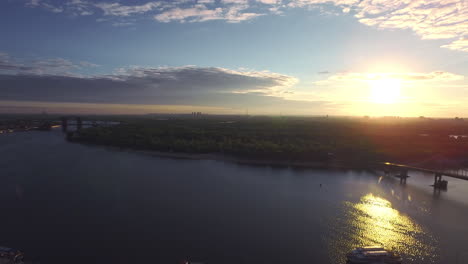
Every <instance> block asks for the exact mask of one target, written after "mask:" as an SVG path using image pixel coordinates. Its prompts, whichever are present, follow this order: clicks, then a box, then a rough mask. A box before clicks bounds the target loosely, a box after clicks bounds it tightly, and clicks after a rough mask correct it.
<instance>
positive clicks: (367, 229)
mask: <svg viewBox="0 0 468 264" xmlns="http://www.w3.org/2000/svg"><path fill="white" fill-rule="evenodd" d="M332 229H333V230H334V231H333V234H332V235H331V240H330V241H329V245H330V252H331V258H332V259H331V260H332V263H344V256H345V254H346V252H348V251H350V250H352V249H353V248H355V247H358V246H366V245H380V246H383V247H385V248H387V249H390V250H393V251H395V252H398V253H399V254H400V255H402V256H403V257H404V260H405V263H434V262H435V259H436V247H435V246H434V245H435V244H436V240H435V239H434V238H433V237H432V236H431V235H430V234H429V233H428V232H426V231H425V230H424V229H423V228H422V227H421V226H420V225H418V224H417V223H415V222H414V221H413V220H412V219H411V218H410V217H408V216H406V215H404V214H401V213H400V212H399V211H397V210H396V209H394V208H392V204H391V203H390V201H388V200H386V199H383V198H380V197H377V196H375V195H373V194H367V195H365V196H363V197H361V199H360V201H359V202H358V203H351V202H346V203H345V215H344V217H342V218H339V219H338V222H337V223H334V224H333V227H332Z"/></svg>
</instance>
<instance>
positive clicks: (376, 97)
mask: <svg viewBox="0 0 468 264" xmlns="http://www.w3.org/2000/svg"><path fill="white" fill-rule="evenodd" d="M370 87H371V94H370V99H371V101H372V102H374V103H379V104H393V103H396V102H397V101H398V100H399V99H400V88H401V81H400V80H398V79H380V80H373V81H371V82H370Z"/></svg>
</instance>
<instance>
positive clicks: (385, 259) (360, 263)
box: [346, 246, 402, 264]
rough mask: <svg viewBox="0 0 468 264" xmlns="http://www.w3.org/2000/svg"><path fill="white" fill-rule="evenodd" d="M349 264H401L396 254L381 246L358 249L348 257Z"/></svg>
mask: <svg viewBox="0 0 468 264" xmlns="http://www.w3.org/2000/svg"><path fill="white" fill-rule="evenodd" d="M346 263H347V264H401V263H402V259H401V257H400V256H399V255H397V254H396V253H394V252H392V251H389V250H385V249H384V248H383V247H380V246H367V247H358V248H356V249H354V250H353V251H351V252H349V253H348V254H347V255H346Z"/></svg>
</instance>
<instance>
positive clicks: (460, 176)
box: [383, 162, 468, 181]
mask: <svg viewBox="0 0 468 264" xmlns="http://www.w3.org/2000/svg"><path fill="white" fill-rule="evenodd" d="M383 164H384V165H385V166H389V167H397V168H404V169H408V170H415V171H421V172H427V173H434V174H440V175H443V176H447V177H452V178H456V179H460V180H465V181H468V176H465V175H460V174H457V173H451V172H446V171H438V170H431V169H425V168H418V167H413V166H408V165H404V164H397V163H391V162H384V163H383Z"/></svg>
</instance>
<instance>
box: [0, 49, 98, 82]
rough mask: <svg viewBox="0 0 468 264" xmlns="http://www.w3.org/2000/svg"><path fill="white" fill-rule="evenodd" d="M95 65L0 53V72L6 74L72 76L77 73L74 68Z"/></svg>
mask: <svg viewBox="0 0 468 264" xmlns="http://www.w3.org/2000/svg"><path fill="white" fill-rule="evenodd" d="M97 66H98V65H97V64H93V63H90V62H86V61H82V62H80V63H77V64H75V63H72V62H71V61H69V60H67V59H63V58H52V59H34V60H24V59H16V58H11V57H10V56H9V55H8V54H6V53H0V74H7V75H23V74H25V75H28V74H33V75H65V76H72V75H78V74H77V73H74V71H76V70H79V69H82V68H88V67H97Z"/></svg>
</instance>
